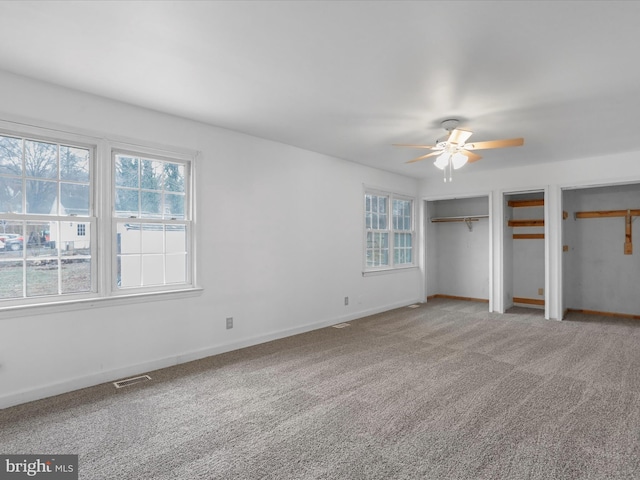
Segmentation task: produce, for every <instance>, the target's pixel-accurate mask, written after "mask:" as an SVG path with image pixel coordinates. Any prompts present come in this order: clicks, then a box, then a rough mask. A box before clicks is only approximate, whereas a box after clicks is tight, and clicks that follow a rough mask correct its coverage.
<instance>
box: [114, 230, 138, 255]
mask: <svg viewBox="0 0 640 480" xmlns="http://www.w3.org/2000/svg"><path fill="white" fill-rule="evenodd" d="M140 227H141V225H140V224H139V223H118V226H117V233H116V235H117V238H116V242H117V243H116V244H117V248H118V250H117V251H118V253H124V254H131V253H142V250H141V244H140V242H141V236H140V232H141V230H140Z"/></svg>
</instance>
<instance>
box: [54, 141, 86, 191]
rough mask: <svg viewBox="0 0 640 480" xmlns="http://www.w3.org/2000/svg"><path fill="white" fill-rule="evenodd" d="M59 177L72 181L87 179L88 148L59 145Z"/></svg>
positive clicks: (84, 180)
mask: <svg viewBox="0 0 640 480" xmlns="http://www.w3.org/2000/svg"><path fill="white" fill-rule="evenodd" d="M60 179H61V180H70V181H74V182H88V181H89V150H87V149H86V148H76V147H66V146H64V145H61V146H60Z"/></svg>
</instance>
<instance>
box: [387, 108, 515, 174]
mask: <svg viewBox="0 0 640 480" xmlns="http://www.w3.org/2000/svg"><path fill="white" fill-rule="evenodd" d="M459 123H460V121H459V120H457V119H455V118H451V119H448V120H444V121H443V122H442V124H441V125H442V128H444V129H445V130H446V131H447V132H448V134H447V136H446V137H443V138H441V139H438V140H436V144H435V145H412V144H406V143H394V144H393V145H394V146H395V147H411V148H428V149H430V150H434V151H433V152H431V153H427V154H426V155H422V156H420V157H417V158H414V159H412V160H409V161H408V162H406V163H415V162H419V161H421V160H426V159H427V158H429V157H436V156H437V158H436V161H435V162H434V163H433V164H434V165H435V166H436V167H438V168H439V169H440V170H443V171H444V181H445V182H446V181H447V169H448V170H449V181H451V180H452V171H453V170H454V169H455V170H457V169H458V168H460V167H462V166H463V165H465V164H466V163H467V162H476V161H478V160H480V159H481V158H482V157H481V156H480V155H478V154H476V153H473V152H472V150H485V149H489V148H504V147H519V146H521V145H523V144H524V138H511V139H508V140H489V141H486V142H474V143H466V142H467V140H469V137H471V135H472V134H473V132H470V131H469V130H463V129H461V128H456V127H457V126H458V124H459Z"/></svg>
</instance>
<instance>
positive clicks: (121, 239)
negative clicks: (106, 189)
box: [114, 153, 191, 289]
mask: <svg viewBox="0 0 640 480" xmlns="http://www.w3.org/2000/svg"><path fill="white" fill-rule="evenodd" d="M187 166H188V165H187V164H186V163H183V162H177V161H174V160H165V159H158V158H150V157H145V156H138V155H133V154H129V153H116V154H115V155H114V170H115V195H114V223H115V228H114V232H115V235H116V239H115V244H116V245H117V250H116V272H117V281H116V287H117V288H118V289H124V288H131V287H149V286H154V285H170V284H184V283H186V282H187V281H188V268H187V261H188V248H187V246H188V238H189V233H190V230H191V222H189V221H188V214H187V213H188V211H187V208H186V207H187V205H188V202H187V189H186V186H187V178H188V177H187V174H188V168H187Z"/></svg>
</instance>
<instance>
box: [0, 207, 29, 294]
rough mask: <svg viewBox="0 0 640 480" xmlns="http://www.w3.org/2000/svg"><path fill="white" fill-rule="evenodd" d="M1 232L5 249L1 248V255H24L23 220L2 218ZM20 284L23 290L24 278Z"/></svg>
mask: <svg viewBox="0 0 640 480" xmlns="http://www.w3.org/2000/svg"><path fill="white" fill-rule="evenodd" d="M0 232H1V233H0V242H2V247H3V250H0V257H1V258H18V257H22V255H21V253H20V251H21V250H22V243H23V240H24V236H23V226H22V222H11V221H8V220H4V219H0ZM16 252H17V253H16ZM20 284H21V287H20V290H21V291H22V280H20Z"/></svg>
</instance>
